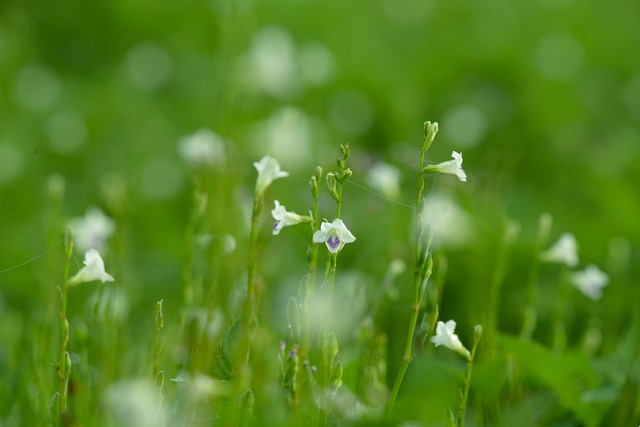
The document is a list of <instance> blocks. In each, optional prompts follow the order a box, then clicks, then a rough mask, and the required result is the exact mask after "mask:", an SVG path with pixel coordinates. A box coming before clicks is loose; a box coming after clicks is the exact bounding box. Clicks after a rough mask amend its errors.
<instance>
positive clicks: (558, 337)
mask: <svg viewBox="0 0 640 427" xmlns="http://www.w3.org/2000/svg"><path fill="white" fill-rule="evenodd" d="M563 272H564V269H562V271H561V273H560V277H559V279H558V286H557V294H556V301H555V306H554V312H553V349H554V350H555V351H557V352H561V351H563V350H564V349H565V348H566V346H567V327H566V321H565V319H566V317H567V309H566V301H567V291H568V287H567V284H566V283H565V281H564V274H563Z"/></svg>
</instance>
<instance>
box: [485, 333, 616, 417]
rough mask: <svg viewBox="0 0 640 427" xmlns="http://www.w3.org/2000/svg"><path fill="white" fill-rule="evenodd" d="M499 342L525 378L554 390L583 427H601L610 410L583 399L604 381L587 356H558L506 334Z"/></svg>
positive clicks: (568, 354) (536, 344) (575, 352)
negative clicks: (515, 360)
mask: <svg viewBox="0 0 640 427" xmlns="http://www.w3.org/2000/svg"><path fill="white" fill-rule="evenodd" d="M498 342H499V343H500V345H501V347H502V348H503V349H504V350H505V351H507V352H509V353H512V354H513V355H515V356H516V358H517V359H518V360H519V361H520V363H522V366H523V368H524V371H525V375H527V376H528V377H530V378H531V379H532V380H533V381H535V382H538V383H539V384H540V385H541V386H543V387H548V388H549V389H551V390H552V391H553V393H554V394H555V395H556V396H557V398H558V400H559V402H560V404H561V405H562V406H563V407H564V408H565V409H567V410H569V411H571V412H572V413H573V414H574V415H575V416H576V418H578V419H579V420H580V421H581V422H582V424H583V425H585V426H596V425H599V424H600V420H601V419H602V417H603V416H604V414H605V412H606V409H607V406H606V405H601V404H596V402H593V401H585V399H583V393H584V392H585V391H586V390H589V389H596V388H598V387H599V386H600V380H599V378H598V377H597V376H596V374H595V372H594V370H593V367H592V365H591V363H590V361H589V359H588V357H587V355H586V354H584V353H583V352H580V351H567V352H565V353H562V354H556V353H553V352H552V350H550V349H548V348H547V347H544V346H543V345H541V344H539V343H536V342H530V341H529V342H527V341H523V340H521V339H520V338H518V337H514V336H509V335H504V334H500V335H499V336H498Z"/></svg>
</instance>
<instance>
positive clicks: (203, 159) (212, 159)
mask: <svg viewBox="0 0 640 427" xmlns="http://www.w3.org/2000/svg"><path fill="white" fill-rule="evenodd" d="M178 153H180V156H182V158H183V159H185V160H186V161H187V162H189V163H191V164H192V165H194V166H214V165H216V164H221V163H224V161H225V157H226V155H225V149H224V140H223V139H222V137H221V136H220V135H218V134H217V133H215V132H213V131H211V130H209V129H200V130H198V131H197V132H195V133H193V134H191V135H187V136H185V137H183V138H182V139H181V140H180V143H179V144H178Z"/></svg>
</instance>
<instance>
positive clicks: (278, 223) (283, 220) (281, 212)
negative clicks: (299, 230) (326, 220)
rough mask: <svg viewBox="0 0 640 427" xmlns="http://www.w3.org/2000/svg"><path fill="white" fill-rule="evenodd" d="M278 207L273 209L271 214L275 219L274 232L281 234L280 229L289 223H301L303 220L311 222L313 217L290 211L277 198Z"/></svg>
mask: <svg viewBox="0 0 640 427" xmlns="http://www.w3.org/2000/svg"><path fill="white" fill-rule="evenodd" d="M275 205H276V207H275V208H274V209H273V210H272V211H271V216H272V217H273V219H274V220H275V222H274V223H273V234H279V233H280V230H282V229H283V228H284V227H286V226H288V225H295V224H300V223H301V222H309V221H311V218H309V217H305V216H301V215H298V214H297V213H295V212H288V211H287V210H286V209H285V207H284V205H281V204H280V202H279V201H277V200H275Z"/></svg>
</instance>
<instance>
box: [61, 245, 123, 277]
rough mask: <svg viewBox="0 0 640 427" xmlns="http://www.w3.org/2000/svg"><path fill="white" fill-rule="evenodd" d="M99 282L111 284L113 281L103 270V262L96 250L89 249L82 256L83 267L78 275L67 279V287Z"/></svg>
mask: <svg viewBox="0 0 640 427" xmlns="http://www.w3.org/2000/svg"><path fill="white" fill-rule="evenodd" d="M94 280H100V281H101V282H102V283H104V282H113V281H114V280H115V279H114V278H113V276H111V275H110V274H109V273H107V272H106V271H105V270H104V261H103V260H102V257H101V256H100V252H98V250H97V249H89V250H88V251H87V253H85V254H84V267H82V268H81V269H80V271H78V273H77V274H76V275H75V276H73V277H72V278H71V279H69V285H70V286H74V285H78V284H80V283H85V282H93V281H94Z"/></svg>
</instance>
